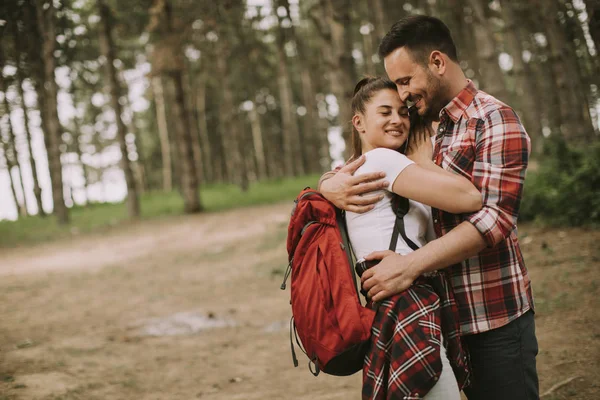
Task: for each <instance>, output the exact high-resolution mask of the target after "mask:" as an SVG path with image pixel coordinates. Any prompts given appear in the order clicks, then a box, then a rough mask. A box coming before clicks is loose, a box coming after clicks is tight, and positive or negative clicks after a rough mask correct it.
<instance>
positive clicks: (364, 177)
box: [319, 156, 389, 213]
mask: <svg viewBox="0 0 600 400" xmlns="http://www.w3.org/2000/svg"><path fill="white" fill-rule="evenodd" d="M364 162H365V156H361V157H359V158H358V159H356V160H354V161H352V162H351V163H349V164H346V165H345V166H344V167H343V168H342V169H340V170H339V171H338V172H337V173H336V174H335V175H333V176H332V177H331V178H329V179H326V180H324V181H322V183H321V185H320V186H319V191H320V192H321V194H323V196H325V198H326V199H327V200H329V201H331V202H332V203H333V204H334V205H335V206H336V207H338V208H341V209H342V210H346V211H352V212H355V213H364V212H367V211H369V210H371V209H372V208H373V207H374V204H375V203H377V202H378V201H379V200H381V199H382V198H383V195H373V196H361V195H362V194H365V193H369V192H373V191H376V190H380V189H384V188H386V187H388V185H389V182H387V181H383V180H382V178H384V177H385V173H383V172H373V173H369V174H361V175H357V176H353V174H354V173H355V172H356V170H357V169H358V167H360V166H361V165H362V164H363V163H364Z"/></svg>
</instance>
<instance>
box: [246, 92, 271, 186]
mask: <svg viewBox="0 0 600 400" xmlns="http://www.w3.org/2000/svg"><path fill="white" fill-rule="evenodd" d="M248 119H249V120H250V128H251V130H252V143H253V144H254V154H255V155H256V166H257V178H258V179H259V180H261V179H266V177H267V163H266V159H265V149H264V146H263V134H262V129H261V127H260V118H259V116H258V112H257V111H256V103H254V105H253V106H252V109H251V110H250V111H249V112H248Z"/></svg>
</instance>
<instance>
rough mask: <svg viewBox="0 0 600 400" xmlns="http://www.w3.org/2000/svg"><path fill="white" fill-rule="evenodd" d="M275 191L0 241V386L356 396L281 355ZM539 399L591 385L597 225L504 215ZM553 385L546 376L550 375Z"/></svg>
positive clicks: (282, 211) (353, 381) (599, 363)
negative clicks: (513, 222)
mask: <svg viewBox="0 0 600 400" xmlns="http://www.w3.org/2000/svg"><path fill="white" fill-rule="evenodd" d="M290 210H291V203H289V202H287V203H281V204H277V205H270V206H258V207H252V208H245V209H238V210H230V211H226V212H221V213H209V214H203V215H196V216H181V217H173V218H169V219H161V220H154V221H143V222H140V223H136V224H130V225H127V226H125V227H122V228H119V229H113V230H111V231H110V232H109V233H106V232H104V233H97V234H86V235H81V236H80V237H77V238H74V239H68V240H67V239H59V240H57V241H54V242H50V243H45V244H38V245H32V246H25V247H19V248H15V249H0V400H6V399H85V400H94V399H103V400H116V399H198V398H201V399H223V400H225V399H226V400H233V399H311V400H312V399H358V398H360V394H359V393H360V384H361V376H360V374H357V375H354V376H351V377H347V378H336V377H330V376H326V375H323V374H321V375H319V376H318V377H317V378H315V377H313V376H312V375H311V374H310V372H309V371H308V368H307V359H306V358H305V357H304V355H303V354H299V356H300V357H299V359H300V367H299V368H293V366H292V361H291V355H290V344H289V330H288V326H289V325H288V322H289V317H290V306H289V301H288V300H289V289H288V290H287V291H285V292H283V291H281V290H279V285H280V284H281V279H282V273H283V269H284V267H285V264H286V258H287V255H286V251H285V236H286V226H287V221H288V218H289V212H290ZM519 234H520V239H521V242H522V247H523V251H524V253H525V260H526V262H527V265H528V268H529V270H530V274H531V278H532V281H533V289H534V295H535V297H536V302H537V314H536V324H537V334H538V340H539V345H540V354H539V357H538V369H539V375H540V387H541V393H544V392H547V391H549V390H551V389H552V391H551V393H549V394H548V395H546V396H545V397H543V398H544V399H555V400H558V399H598V398H600V307H599V306H600V301H599V300H598V299H599V298H600V297H599V294H600V293H599V291H600V290H599V286H600V246H599V245H598V243H599V242H600V231H597V230H596V231H594V230H583V229H544V228H538V227H534V226H530V225H525V226H522V227H520V231H519ZM557 386H559V387H557Z"/></svg>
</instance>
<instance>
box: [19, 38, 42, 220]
mask: <svg viewBox="0 0 600 400" xmlns="http://www.w3.org/2000/svg"><path fill="white" fill-rule="evenodd" d="M14 43H15V51H16V57H17V88H18V90H19V99H20V102H21V109H22V110H23V125H24V128H25V136H26V141H27V150H28V152H29V167H30V168H31V175H32V178H33V194H34V196H35V201H36V205H37V212H38V215H40V216H45V215H46V213H45V211H44V207H43V205H42V188H41V187H40V183H39V179H38V173H37V163H36V160H35V157H34V156H33V148H32V146H31V142H32V140H33V138H32V135H31V129H30V127H29V109H28V107H27V104H26V103H25V90H24V88H23V84H24V81H25V79H24V77H23V76H24V75H23V65H22V63H21V40H20V33H19V29H15V42H14Z"/></svg>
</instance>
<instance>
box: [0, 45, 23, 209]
mask: <svg viewBox="0 0 600 400" xmlns="http://www.w3.org/2000/svg"><path fill="white" fill-rule="evenodd" d="M3 69H4V54H3V52H2V49H1V48H0V92H2V94H3V98H4V100H3V106H4V107H3V108H4V111H5V114H6V119H7V123H6V126H7V128H8V132H7V134H5V135H3V134H2V133H0V136H2V137H1V138H0V140H2V141H3V145H4V146H3V149H4V157H5V158H6V165H7V167H8V175H9V176H10V181H11V185H12V187H13V191H14V193H15V201H16V202H15V204H16V206H17V210H18V212H19V215H21V216H27V198H26V195H25V186H24V185H23V169H22V168H21V162H20V161H19V152H18V150H17V141H16V137H15V131H14V129H13V124H12V119H11V118H10V114H11V109H10V108H11V107H10V104H9V103H8V93H7V87H6V82H5V81H4V75H3V73H2V70H3ZM15 168H16V170H17V173H18V175H19V181H18V182H17V181H15V179H14V177H13V176H12V172H13V171H14V170H15ZM17 185H18V187H19V191H20V192H21V193H22V195H23V199H22V201H21V200H20V199H19V197H18V196H17V193H16V191H17Z"/></svg>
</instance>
